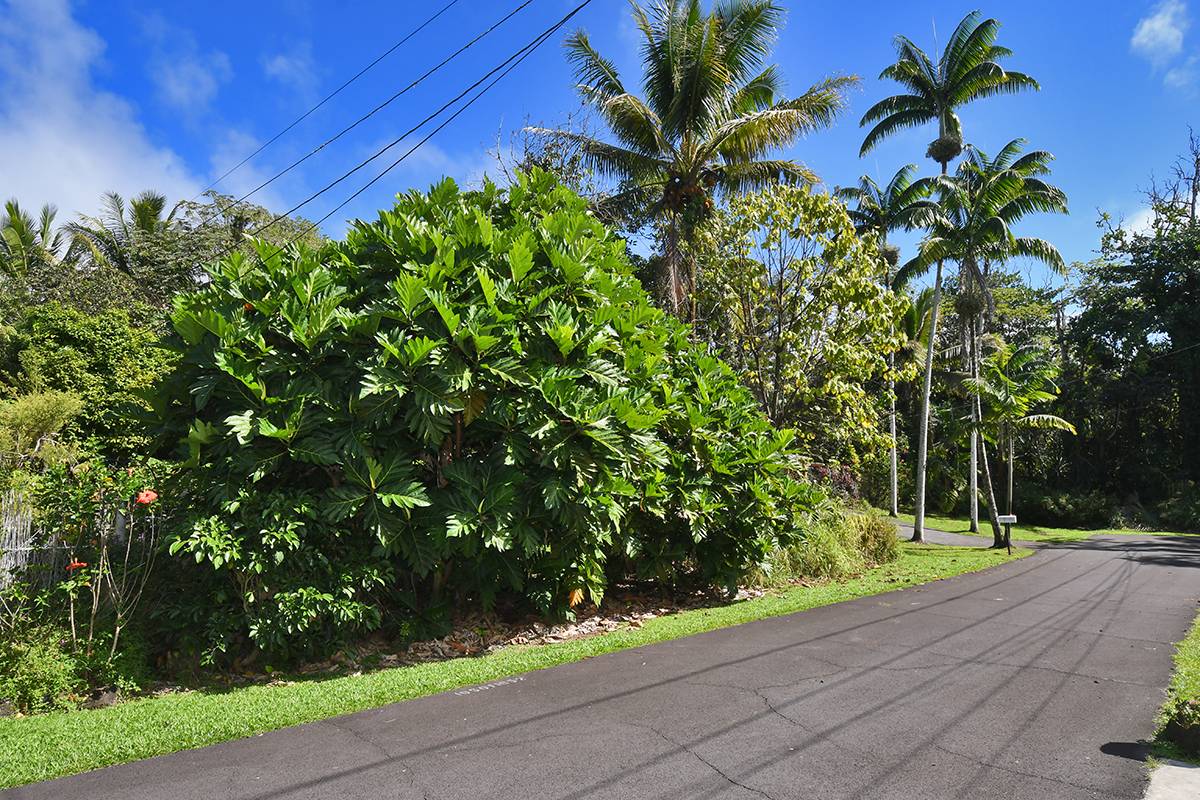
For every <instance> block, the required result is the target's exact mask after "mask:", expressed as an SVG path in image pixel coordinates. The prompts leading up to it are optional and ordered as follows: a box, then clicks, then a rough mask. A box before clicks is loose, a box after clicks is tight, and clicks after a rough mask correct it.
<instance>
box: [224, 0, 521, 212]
mask: <svg viewBox="0 0 1200 800" xmlns="http://www.w3.org/2000/svg"><path fill="white" fill-rule="evenodd" d="M532 2H533V0H524V2H522V3H521V4H520V5H518V6H517V7H516V8H514V9H513V10H512V11H510V12H508V13H507V14H505V15H504V16H503V17H501V18H500V19H499V20H497V21H496V22H494V23H493V24H492V25H491V27H489V28H488V29H487V30H485V31H483V32H482V33H480V34H479V35H478V36H476V37H475V38H474V39H472V40H471V41H469V42H467V43H466V44H464V45H463V46H462V47H460V48H458V49H457V50H455V51H454V52H453V53H451V54H450V55H449V56H447V57H446V58H444V59H442V61H440V62H438V63H437V64H435V65H434V66H433V67H431V68H429V69H428V70H426V71H425V72H424V73H423V74H422V75H421V76H420V77H419V78H417V79H416V80H414V81H413V82H412V83H410V84H408V85H407V86H405V87H404V88H403V89H401V90H400V91H398V92H396V93H395V94H393V95H392V96H391V97H389V98H388V99H386V100H384V101H383V102H382V103H380V104H379V105H377V106H375V107H374V108H372V109H371V110H370V111H368V112H367V113H366V114H363V115H362V116H361V117H359V118H358V119H356V120H355V121H354V122H352V123H350V124H349V125H347V126H346V127H344V128H342V129H341V130H340V131H338V132H337V133H335V134H334V135H333V136H331V137H330V138H328V139H326V140H325V141H324V142H322V143H321V144H319V145H317V147H315V148H313V149H312V150H311V151H309V152H308V153H306V154H305V155H303V156H301V157H300V158H298V159H296V160H295V161H293V162H292V163H291V164H289V165H288V166H286V167H284V168H283V169H282V170H280V171H279V172H277V173H275V174H274V175H272V176H271V177H270V178H268V179H267V180H265V181H263V182H262V183H260V184H259V185H258V186H255V187H254V188H253V189H251V190H250V191H248V192H246V193H245V194H244V195H242V196H241V197H239V198H238V199H237V200H235V201H234V203H233V205H237V204H239V203H242V202H244V201H245V200H246V199H247V198H248V197H250V196H251V195H253V194H256V193H257V192H259V191H261V190H262V189H265V188H266V187H268V186H270V185H271V184H272V183H274V182H275V181H277V180H279V179H280V178H282V177H283V176H284V175H287V174H288V173H289V172H291V171H292V170H293V169H295V168H296V167H298V166H300V165H301V164H303V163H304V162H305V161H308V160H309V159H310V158H312V157H313V156H315V155H316V154H317V153H319V152H321V151H322V150H324V149H325V148H326V147H328V146H329V145H331V144H333V143H334V142H336V141H337V140H338V139H340V138H342V137H343V136H345V135H346V134H347V133H349V132H350V131H352V130H354V129H355V128H357V127H358V126H359V125H361V124H362V123H364V122H366V121H367V120H368V119H370V118H371V117H373V116H375V115H376V114H378V113H379V112H380V111H382V110H383V109H385V108H387V107H388V106H389V105H391V104H392V103H393V102H395V101H396V100H397V99H399V98H400V97H401V96H403V95H405V94H407V93H408V92H409V91H411V90H412V89H414V88H416V87H417V86H419V85H420V84H421V83H423V82H424V81H425V80H426V79H427V78H429V77H430V76H431V75H433V74H434V73H435V72H437V71H438V70H440V69H441V68H442V67H444V66H446V65H447V64H449V63H450V62H451V61H453V60H454V59H456V58H458V57H459V56H460V55H462V54H463V53H464V52H466V51H467V50H468V49H469V48H470V47H471V46H473V45H475V44H477V43H478V42H479V41H480V40H481V39H483V38H484V37H486V36H488V34H490V33H492V32H493V31H495V30H496V29H497V28H499V27H500V26H501V25H503V24H504V23H505V22H507V21H508V20H510V19H512V18H513V17H514V16H516V15H517V14H518V13H519V12H520V11H522V10H523V9H525V7H526V6H528V5H529V4H530V3H532ZM288 213H289V214H290V213H291V212H290V211H289V212H288Z"/></svg>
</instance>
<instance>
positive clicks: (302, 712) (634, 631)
mask: <svg viewBox="0 0 1200 800" xmlns="http://www.w3.org/2000/svg"><path fill="white" fill-rule="evenodd" d="M1028 553H1029V551H1022V550H1017V551H1014V553H1013V555H1012V556H1008V555H1006V554H1005V553H1004V552H1003V551H997V550H990V549H981V548H960V547H938V546H936V545H915V544H911V543H904V544H902V545H900V546H899V553H898V558H897V560H896V561H893V562H890V563H887V564H884V565H882V566H878V567H875V568H873V569H870V570H868V571H865V572H863V573H861V574H859V575H856V576H854V577H851V578H848V579H846V578H845V576H842V577H843V579H841V580H817V581H806V582H805V583H803V584H797V585H790V586H786V587H785V588H781V589H779V590H776V591H771V592H768V593H767V594H765V595H763V596H760V597H755V598H753V599H749V600H743V601H739V602H735V603H729V604H722V605H716V606H713V607H709V608H700V609H694V610H689V611H683V612H680V613H678V614H673V615H670V616H663V617H659V618H657V619H652V620H649V621H647V622H646V623H644V624H643V625H642V626H641V627H636V628H635V627H626V628H623V629H621V630H618V631H615V632H613V633H608V634H601V635H597V636H592V637H589V638H583V639H577V640H574V641H567V642H562V643H555V644H546V645H540V646H534V647H525V646H511V647H506V648H504V649H501V650H498V651H495V652H490V653H487V654H485V655H482V656H480V657H477V658H456V659H452V660H448V661H441V662H436V663H428V664H418V665H414V666H406V667H400V668H396V669H384V670H378V671H374V672H367V673H364V674H361V675H349V676H342V677H328V676H321V677H315V678H314V677H311V676H309V677H305V676H299V675H292V674H289V673H286V672H283V673H280V674H279V675H277V676H276V677H275V680H274V681H273V682H272V683H271V684H270V685H254V686H247V687H244V688H239V689H233V690H221V689H219V688H216V687H214V689H210V690H204V691H189V692H185V693H177V694H171V695H167V696H163V697H156V698H147V699H141V700H134V701H131V702H128V703H123V704H121V705H118V706H115V707H112V708H106V709H98V710H94V711H72V712H58V713H53V714H41V715H37V716H32V717H26V718H23V719H0V787H7V786H17V785H20V784H23V783H30V782H33V781H38V780H46V779H49V778H54V777H59V776H62V775H69V774H73V773H77V772H83V771H86V770H91V769H97V768H99V767H102V766H107V765H109V764H117V763H122V762H126V761H133V760H136V759H140V758H149V757H151V756H155V755H162V754H164V753H170V752H175V751H177V750H183V749H188V748H194V747H202V746H204V745H208V744H215V743H216V742H221V741H225V740H228V739H234V738H239V737H243V736H252V735H254V734H256V733H262V732H265V731H269V730H274V729H277V728H281V727H285V726H288V725H295V724H299V723H302V722H312V721H314V720H318V719H325V718H328V717H332V716H337V715H340V714H348V713H351V712H354V711H360V710H363V709H366V708H374V707H377V706H380V705H383V704H386V703H393V702H398V701H401V700H408V699H412V698H416V697H421V696H424V695H429V694H435V693H437V692H443V691H450V690H453V689H458V688H461V687H463V686H471V685H475V684H481V683H487V682H489V681H495V680H502V679H504V678H506V677H510V676H513V675H519V674H523V673H528V672H530V671H533V670H538V669H545V668H547V667H551V666H554V665H556V664H563V663H567V662H570V661H578V660H580V659H583V658H589V657H592V656H598V655H601V654H604V653H611V652H616V651H619V650H625V649H628V648H630V647H638V646H641V645H645V644H652V643H654V642H661V641H666V640H669V639H676V638H679V637H681V636H691V635H694V634H697V633H703V632H704V631H710V630H715V629H717V628H724V627H728V626H730V625H738V624H742V623H745V622H751V621H753V620H756V619H765V618H768V617H773V616H779V615H782V614H791V613H794V612H797V611H803V610H805V609H809V608H815V607H817V606H823V605H829V604H831V603H838V602H843V601H846V600H851V599H854V598H856V597H864V596H868V595H872V594H879V593H881V592H890V591H893V590H895V589H902V588H904V587H906V586H914V585H918V584H922V583H927V582H929V581H933V580H939V579H942V578H949V577H952V576H954V575H958V574H962V573H966V572H972V571H976V570H980V569H986V568H988V567H992V566H996V565H998V564H1002V563H1005V562H1006V561H1009V560H1011V559H1015V558H1021V557H1023V556H1025V555H1028Z"/></svg>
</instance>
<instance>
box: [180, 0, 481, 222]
mask: <svg viewBox="0 0 1200 800" xmlns="http://www.w3.org/2000/svg"><path fill="white" fill-rule="evenodd" d="M458 2H459V0H450V2H449V3H447V4H446V5H444V6H442V7H441V9H439V10H438V11H437V12H435V13H434V14H433V16H431V17H429V18H428V19H426V20H425V21H424V22H422V23H421V24H420V25H418V26H417V27H415V28H413V29H412V30H411V31H409V32H408V33H407V34H405V36H404V37H403V38H402V39H400V41H398V42H396V43H395V44H393V45H392V46H391V47H389V48H388V49H387V50H385V51H384V52H383V53H381V54H380V55H379V57H377V58H376V59H375V60H374V61H372V62H371V63H370V64H367V65H366V66H365V67H363V68H362V69H360V70H359V71H358V72H356V73H355V74H354V75H353V76H352V77H350V78H349V79H348V80H346V81H345V82H344V83H343V84H342V85H341V86H339V87H337V88H336V89H334V90H333V91H332V92H330V93H329V94H327V95H325V97H323V98H321V100H320V102H318V103H317V104H316V105H315V106H313V107H312V108H310V109H308V110H307V111H305V112H304V113H303V114H301V115H300V116H298V117H296V119H294V120H292V121H291V123H289V124H288V126H287V127H285V128H284V129H283V130H281V131H279V132H278V133H276V134H275V135H274V136H272V137H271V138H270V139H268V140H267V141H266V142H264V143H263V144H262V145H260V146H259V148H258V149H257V150H255V151H254V152H253V153H251V154H250V155H248V156H246V157H245V158H243V159H242V160H241V161H239V162H238V163H236V164H234V165H233V166H232V167H230V168H229V169H227V170H225V172H224V173H222V174H221V176H220V177H218V178H217V179H216V180H214V181H213V182H212V183H210V184H209V185H208V186H206V187H204V188H203V189H201V190H200V192H199V193H198V194H197V195H196V196H195V197H194V198H192V199H193V200H197V199H199V198H200V197H203V196H204V193H205V192H208V191H211V190H212V189H214V188H216V186H217V184H219V183H220V182H221V181H223V180H225V179H226V178H228V177H229V176H230V175H232V174H233V173H235V172H237V171H238V170H239V169H241V168H242V167H244V166H245V165H246V164H247V163H249V162H250V161H251V160H252V159H253V158H254V157H255V156H257V155H258V154H259V153H261V152H262V151H264V150H266V149H267V148H268V147H270V146H271V145H273V144H274V143H275V142H277V141H279V139H280V138H281V137H282V136H284V135H285V134H286V133H288V131H290V130H292V129H293V128H295V127H296V126H297V125H299V124H300V123H301V122H303V121H304V120H306V119H308V117H309V116H311V115H312V114H313V113H314V112H316V111H317V109H319V108H320V107H321V106H323V105H325V104H326V103H328V102H329V101H330V100H332V99H333V98H334V97H336V96H337V95H339V94H341V92H342V90H343V89H345V88H346V87H348V86H349V85H350V84H352V83H354V82H355V81H356V80H358V79H359V78H361V77H362V76H363V75H365V74H366V73H367V72H369V71H370V70H371V69H372V68H373V67H374V66H375V65H376V64H378V63H379V62H380V61H383V60H384V59H385V58H387V57H388V56H390V55H391V54H392V53H394V52H396V51H397V50H398V49H400V48H401V47H402V46H403V45H404V44H405V43H407V42H408V41H409V40H410V39H412V38H413V37H414V36H416V35H417V34H418V33H420V32H421V31H423V30H425V28H427V27H428V26H429V25H431V24H432V23H433V22H434V21H435V20H437V18H438V17H440V16H442V14H445V13H446V12H447V11H449V10H450V9H451V8H453V7H454V6H455V5H457V4H458Z"/></svg>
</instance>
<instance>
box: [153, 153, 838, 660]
mask: <svg viewBox="0 0 1200 800" xmlns="http://www.w3.org/2000/svg"><path fill="white" fill-rule="evenodd" d="M172 321H173V324H174V328H175V331H176V333H175V336H174V339H173V344H174V347H175V349H177V351H178V353H179V356H180V359H179V362H178V367H177V369H176V371H175V372H174V374H173V375H172V376H171V378H170V380H169V381H168V382H167V383H166V385H165V389H164V392H163V394H162V396H161V397H160V398H159V399H158V410H159V412H160V413H161V414H162V415H163V416H164V419H165V420H166V433H167V434H168V436H169V437H170V438H172V439H174V440H176V441H178V442H180V452H181V458H183V459H186V460H185V461H184V466H185V468H186V469H185V471H184V472H185V474H186V475H187V476H189V478H190V480H191V481H192V482H193V485H194V487H196V488H195V496H196V498H197V500H196V509H195V513H194V515H193V518H192V523H191V525H190V527H188V528H187V529H186V530H184V531H183V532H182V533H180V534H179V535H178V536H177V537H176V538H175V540H174V542H173V543H172V545H171V550H172V551H173V552H175V553H180V554H186V555H190V556H191V557H192V558H194V559H195V560H196V561H197V562H199V563H202V564H207V565H209V566H210V567H211V568H212V569H214V570H216V572H217V573H219V574H221V575H224V576H227V578H228V580H227V581H221V582H220V583H221V587H220V592H221V593H222V594H221V596H222V597H225V598H226V602H225V610H226V612H227V613H229V614H231V615H233V616H234V617H236V619H237V620H238V625H240V626H241V627H242V630H244V631H245V632H246V633H247V634H248V635H249V636H250V637H251V639H252V640H253V641H254V643H255V644H256V645H258V646H259V647H260V648H263V649H265V650H268V651H273V652H285V653H288V652H290V653H296V652H299V651H303V650H311V649H314V648H320V647H322V646H327V645H329V644H331V643H332V642H335V641H336V640H338V639H339V638H341V637H344V636H345V635H348V634H351V633H354V632H358V631H362V630H364V629H372V628H374V627H376V626H379V625H380V624H381V623H383V622H386V621H388V620H389V619H402V618H408V619H411V618H414V616H413V615H415V617H416V618H419V619H433V620H443V621H444V620H445V619H446V618H447V615H448V612H449V609H450V608H451V606H452V604H455V603H482V604H483V605H485V606H487V605H491V604H493V603H495V602H497V601H500V600H503V601H504V602H505V603H512V602H516V603H517V604H518V605H527V606H531V607H534V608H536V609H539V610H540V611H542V612H544V613H550V614H554V613H569V610H570V607H571V606H573V605H577V604H578V603H579V602H581V601H583V600H584V599H590V600H592V601H594V602H599V601H600V599H601V597H602V595H603V592H604V590H605V587H606V585H608V584H609V583H611V582H612V581H614V580H620V579H624V578H626V577H634V576H640V577H643V578H653V579H656V580H658V581H661V582H663V583H664V584H669V585H686V586H690V587H695V586H710V587H719V588H725V589H729V588H731V587H734V586H736V584H737V582H738V580H739V579H740V578H741V577H742V576H743V575H744V574H745V572H746V570H747V569H749V568H751V567H752V566H754V565H756V564H758V563H759V562H761V561H762V560H763V559H764V558H765V557H766V555H767V554H768V553H770V552H771V551H772V550H773V549H774V548H775V547H777V546H779V545H780V543H781V542H783V543H786V542H788V541H790V540H791V539H792V537H794V536H795V535H796V531H797V530H798V528H797V520H798V519H800V515H802V514H803V512H804V510H805V509H807V508H809V507H810V506H811V505H812V503H813V502H814V501H815V499H816V496H817V491H816V490H814V489H812V488H810V487H809V486H808V485H807V484H804V483H801V482H798V481H797V480H795V479H794V478H793V475H796V474H800V473H799V471H798V468H797V464H796V463H795V461H794V453H793V452H792V450H791V440H792V437H791V434H790V433H789V432H786V431H785V432H781V431H777V430H775V429H774V428H773V427H771V426H770V425H769V424H768V423H767V422H766V420H765V418H764V417H763V416H762V414H761V413H760V412H759V410H758V407H757V405H756V403H755V402H754V400H753V398H752V397H751V395H750V394H749V392H747V391H746V390H745V389H744V388H743V387H742V386H741V384H740V382H739V381H738V379H737V377H736V376H735V375H734V374H733V373H732V372H731V371H730V370H729V368H728V367H727V366H725V365H724V364H723V363H721V362H720V361H718V360H716V359H714V358H712V357H710V356H708V355H706V354H705V353H704V352H703V351H702V350H701V349H700V348H698V347H696V346H694V345H693V344H692V343H691V341H690V339H689V330H688V329H687V328H686V327H685V326H683V325H682V324H680V323H678V322H677V321H676V320H674V319H673V318H670V317H668V316H666V315H665V314H663V313H662V312H661V311H659V310H658V309H656V308H654V307H653V306H652V305H651V304H650V301H649V298H648V296H647V294H646V293H645V292H644V291H643V290H642V289H641V287H640V285H639V284H638V283H637V281H636V280H635V279H633V278H632V277H631V275H630V267H629V264H628V262H627V259H626V257H625V243H624V242H623V241H621V240H620V239H618V238H616V237H615V236H613V235H612V234H611V233H610V232H609V231H608V230H606V229H605V227H604V226H603V225H602V224H600V223H599V222H598V221H597V220H595V219H594V218H593V217H592V216H591V215H590V214H589V213H588V210H587V206H586V203H585V201H583V200H582V199H580V198H579V197H578V196H576V195H575V194H573V193H572V192H571V191H569V190H568V189H566V188H563V187H560V186H558V185H557V184H556V183H555V181H554V179H553V178H552V177H551V176H549V175H548V174H545V173H542V172H539V171H536V170H535V171H534V172H533V173H532V174H529V175H521V176H520V178H519V181H518V183H517V185H514V186H513V187H511V188H510V189H508V190H505V191H501V190H499V189H497V187H495V186H494V185H491V184H490V183H489V184H487V185H485V187H484V188H483V189H482V190H481V191H478V192H461V191H460V190H459V189H458V187H457V186H455V184H454V183H453V182H452V181H448V180H447V181H444V182H443V183H441V184H438V185H437V186H435V187H433V188H432V189H431V191H430V192H429V193H428V194H422V193H418V192H411V193H409V194H407V195H404V196H403V197H401V198H400V199H399V201H398V203H397V204H396V206H395V208H393V209H391V210H389V211H383V212H382V213H381V214H380V215H379V218H378V219H377V220H376V221H375V222H372V223H364V222H359V223H356V224H355V225H354V227H353V229H352V230H351V231H350V232H349V234H348V235H347V236H346V239H345V241H344V242H337V243H328V244H325V245H323V246H322V247H321V248H320V249H317V250H314V249H308V248H292V249H288V250H285V251H283V252H280V251H278V250H277V249H276V248H274V247H271V246H269V245H263V246H261V247H260V249H259V250H258V256H257V257H256V258H251V257H247V256H244V255H241V254H235V255H233V256H231V257H229V258H228V259H226V260H224V261H222V262H220V263H218V264H216V265H215V266H214V267H212V269H211V282H210V283H208V284H207V285H206V286H205V287H204V288H202V289H200V290H199V291H196V292H194V293H191V294H188V295H185V296H182V297H181V298H179V300H178V301H177V304H176V309H175V311H174V313H173V315H172ZM214 585H215V584H214ZM230 588H232V589H233V591H232V592H230V591H229V589H230ZM214 591H216V590H215V589H214ZM215 627H216V628H221V626H215Z"/></svg>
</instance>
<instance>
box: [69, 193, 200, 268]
mask: <svg viewBox="0 0 1200 800" xmlns="http://www.w3.org/2000/svg"><path fill="white" fill-rule="evenodd" d="M102 206H103V209H102V211H101V214H100V216H97V217H92V216H81V217H80V219H79V222H72V223H70V224H69V225H68V226H67V230H68V231H69V232H70V234H71V236H72V237H73V238H74V239H75V241H76V242H77V243H78V244H79V246H81V247H82V248H83V249H84V250H85V252H86V253H87V254H88V257H89V260H90V261H91V262H92V266H93V267H110V268H112V269H116V270H117V271H119V272H122V273H124V274H125V275H128V276H130V277H137V275H138V272H139V264H138V254H139V248H138V246H137V245H138V243H139V242H145V241H148V240H150V239H152V238H153V237H155V236H157V235H160V234H163V233H166V232H167V231H168V230H170V228H171V226H172V225H173V224H174V223H175V212H176V210H177V209H178V207H179V206H178V205H177V206H175V207H174V208H172V209H170V211H168V210H167V198H166V197H165V196H164V195H161V194H159V193H157V192H152V191H146V192H142V193H141V194H139V195H137V196H136V197H134V198H133V199H132V200H131V201H129V203H128V205H126V203H125V199H124V198H122V197H121V195H119V194H117V193H116V192H105V193H104V197H103V201H102Z"/></svg>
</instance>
